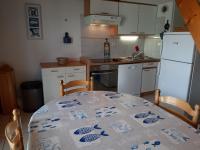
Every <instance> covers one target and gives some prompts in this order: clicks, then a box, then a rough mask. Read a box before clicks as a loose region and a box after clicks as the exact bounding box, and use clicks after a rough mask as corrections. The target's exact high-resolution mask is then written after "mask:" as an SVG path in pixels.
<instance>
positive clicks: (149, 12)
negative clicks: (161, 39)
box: [138, 5, 157, 34]
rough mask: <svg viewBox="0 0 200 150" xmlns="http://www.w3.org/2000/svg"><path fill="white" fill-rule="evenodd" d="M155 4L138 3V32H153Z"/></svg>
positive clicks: (155, 13)
mask: <svg viewBox="0 0 200 150" xmlns="http://www.w3.org/2000/svg"><path fill="white" fill-rule="evenodd" d="M156 15H157V6H149V5H140V6H139V23H138V33H141V34H155V27H156Z"/></svg>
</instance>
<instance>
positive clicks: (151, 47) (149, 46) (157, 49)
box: [144, 37, 162, 58]
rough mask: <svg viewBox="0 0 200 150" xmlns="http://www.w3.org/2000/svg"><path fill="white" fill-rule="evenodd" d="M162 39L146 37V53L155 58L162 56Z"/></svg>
mask: <svg viewBox="0 0 200 150" xmlns="http://www.w3.org/2000/svg"><path fill="white" fill-rule="evenodd" d="M161 48H162V41H161V39H160V38H154V37H146V38H145V40H144V54H145V55H146V56H149V57H153V58H160V55H161Z"/></svg>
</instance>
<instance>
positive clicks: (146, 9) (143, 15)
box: [118, 2, 157, 34]
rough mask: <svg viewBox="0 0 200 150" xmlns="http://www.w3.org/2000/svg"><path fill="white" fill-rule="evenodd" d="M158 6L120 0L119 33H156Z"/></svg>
mask: <svg viewBox="0 0 200 150" xmlns="http://www.w3.org/2000/svg"><path fill="white" fill-rule="evenodd" d="M156 15H157V6H151V5H139V4H133V3H126V2H120V3H119V16H121V17H122V22H121V24H120V26H118V34H135V33H136V34H155V26H156Z"/></svg>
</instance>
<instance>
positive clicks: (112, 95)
mask: <svg viewBox="0 0 200 150" xmlns="http://www.w3.org/2000/svg"><path fill="white" fill-rule="evenodd" d="M105 96H106V97H108V98H109V99H118V98H120V97H122V96H123V95H122V94H120V93H117V92H109V93H106V94H105Z"/></svg>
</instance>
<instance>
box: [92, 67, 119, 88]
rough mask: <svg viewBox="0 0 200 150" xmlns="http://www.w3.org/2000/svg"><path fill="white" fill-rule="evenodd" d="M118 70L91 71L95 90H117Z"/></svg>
mask: <svg viewBox="0 0 200 150" xmlns="http://www.w3.org/2000/svg"><path fill="white" fill-rule="evenodd" d="M117 74H118V72H117V70H100V71H93V72H91V76H92V77H93V81H94V90H95V91H117Z"/></svg>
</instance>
